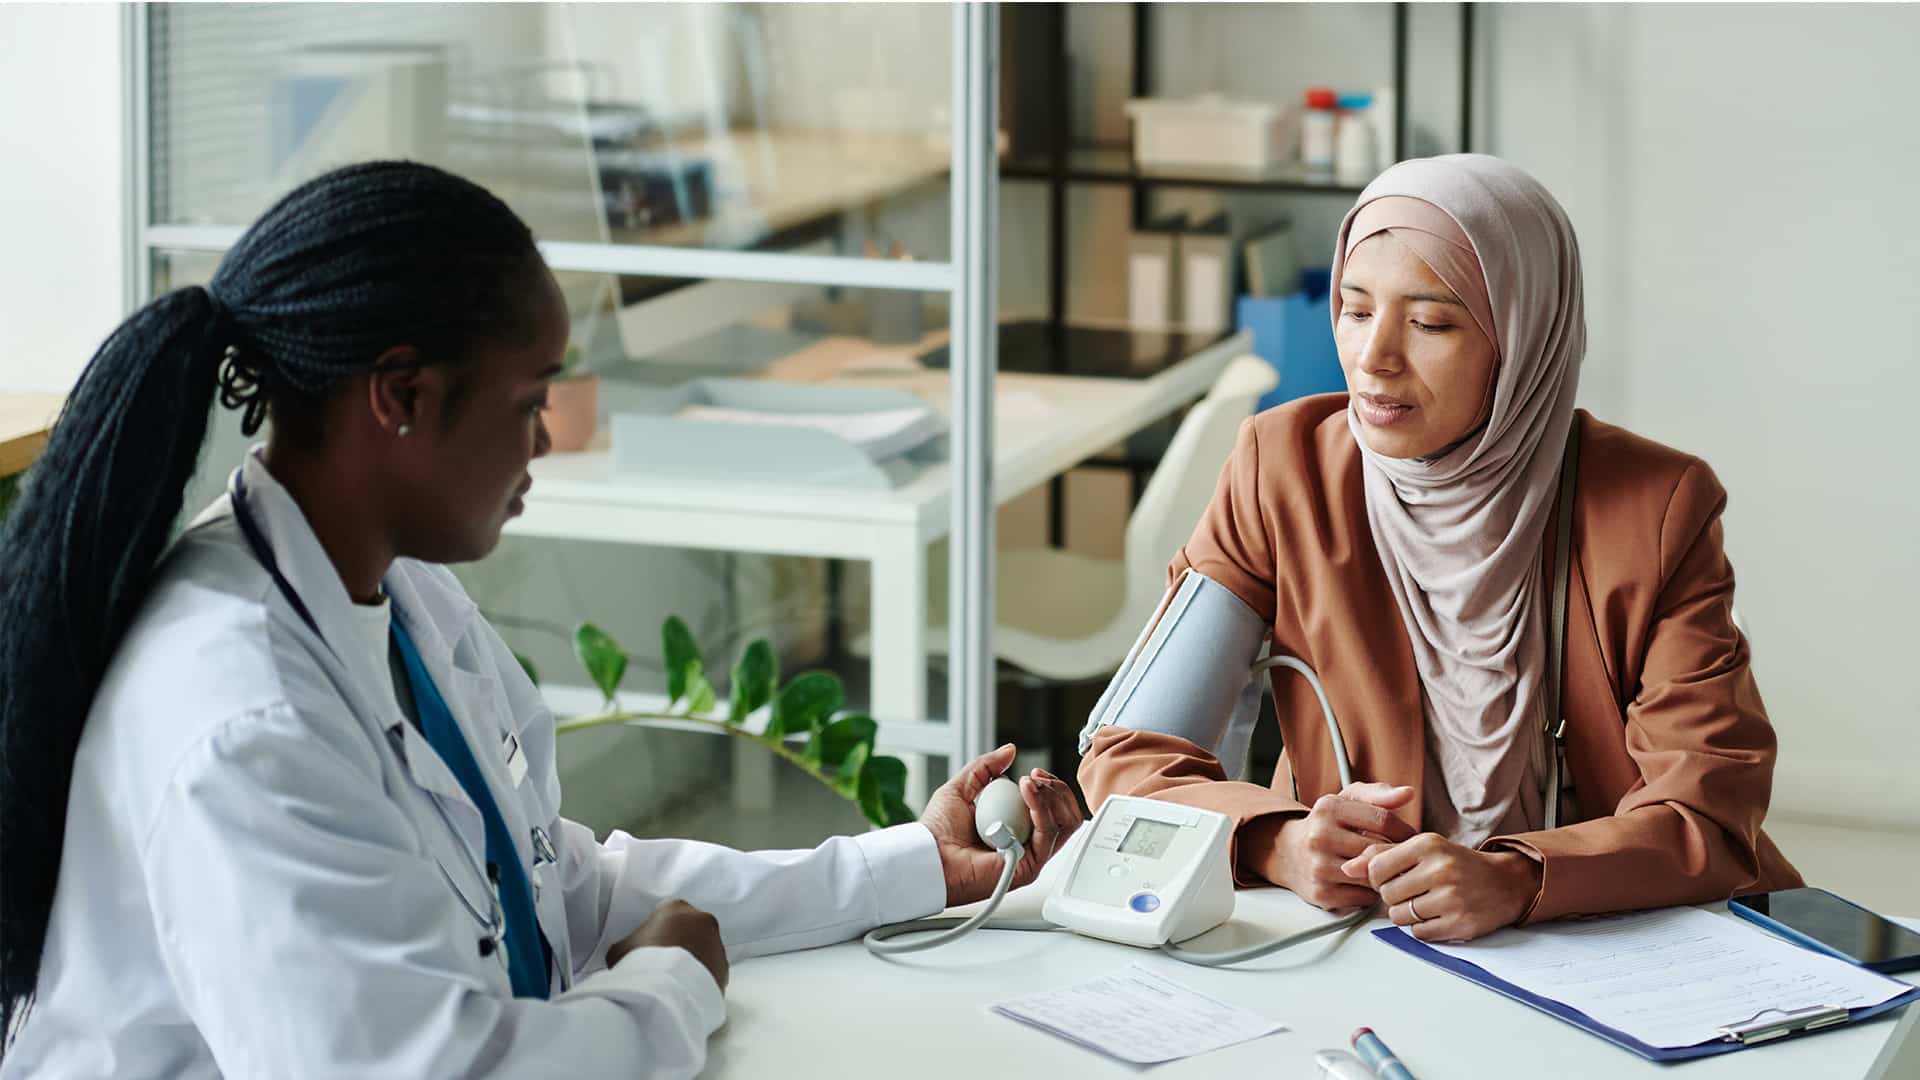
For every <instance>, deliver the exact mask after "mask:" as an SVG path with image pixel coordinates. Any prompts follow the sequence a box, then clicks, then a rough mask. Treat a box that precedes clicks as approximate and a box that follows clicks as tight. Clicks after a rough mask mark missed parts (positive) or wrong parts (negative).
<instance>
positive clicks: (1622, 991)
mask: <svg viewBox="0 0 1920 1080" xmlns="http://www.w3.org/2000/svg"><path fill="white" fill-rule="evenodd" d="M1433 948H1435V949H1437V950H1439V951H1440V952H1443V953H1446V954H1447V955H1448V956H1454V957H1458V958H1459V959H1462V960H1465V961H1467V962H1468V963H1470V964H1477V965H1479V966H1480V967H1482V968H1484V969H1486V971H1487V972H1488V973H1490V974H1492V975H1495V976H1497V977H1499V978H1501V979H1505V980H1506V981H1507V982H1510V983H1512V984H1514V985H1515V986H1518V987H1520V988H1521V989H1523V990H1527V991H1530V992H1532V993H1534V994H1538V995H1539V996H1541V997H1544V998H1551V999H1553V1000H1555V1001H1558V1002H1561V1003H1562V1004H1565V1005H1568V1006H1570V1007H1572V1008H1575V1009H1578V1010H1580V1011H1581V1012H1583V1013H1586V1014H1587V1015H1588V1016H1590V1017H1592V1018H1593V1019H1594V1020H1596V1021H1598V1022H1600V1023H1601V1024H1604V1025H1606V1026H1607V1027H1610V1028H1614V1029H1616V1030H1618V1031H1622V1032H1625V1033H1626V1034H1628V1035H1631V1036H1633V1037H1634V1038H1636V1039H1639V1040H1640V1041H1641V1042H1643V1043H1646V1044H1647V1045H1649V1046H1656V1047H1661V1048H1672V1047H1680V1046H1695V1045H1698V1044H1700V1043H1704V1042H1710V1041H1712V1040H1715V1039H1718V1038H1720V1031H1719V1029H1720V1028H1721V1027H1724V1026H1728V1025H1736V1024H1741V1023H1744V1022H1746V1021H1749V1020H1752V1019H1755V1014H1757V1013H1759V1012H1761V1011H1762V1010H1765V1009H1777V1010H1782V1011H1792V1010H1797V1009H1806V1008H1811V1007H1813V1006H1816V1005H1824V1006H1829V1007H1831V1006H1845V1007H1847V1008H1849V1009H1857V1008H1863V1007H1865V1006H1869V1005H1878V1004H1879V1003H1881V1002H1883V1001H1886V1000H1888V999H1889V998H1893V997H1896V996H1898V995H1900V994H1903V993H1905V992H1906V991H1907V990H1909V989H1911V988H1910V987H1909V986H1907V984H1905V983H1901V982H1895V981H1894V980H1892V979H1889V978H1887V977H1886V976H1884V975H1880V974H1878V973H1876V972H1872V971H1868V970H1866V969H1865V968H1861V967H1856V966H1854V965H1852V964H1849V963H1847V962H1846V961H1844V960H1836V959H1834V958H1833V957H1831V956H1825V955H1822V954H1820V953H1816V952H1813V951H1812V950H1809V949H1803V948H1801V947H1800V946H1798V945H1794V944H1791V943H1789V942H1786V941H1783V940H1781V939H1780V938H1777V937H1774V936H1773V935H1772V934H1769V933H1767V932H1766V931H1764V930H1761V929H1759V928H1758V927H1754V926H1749V925H1747V924H1745V923H1741V922H1736V921H1734V920H1733V919H1730V918H1724V917H1722V916H1719V915H1715V914H1712V913H1711V912H1706V911H1700V910H1698V909H1696V908H1670V909H1667V910H1664V911H1651V912H1644V913H1639V914H1633V915H1613V916H1607V917H1605V918H1600V919H1589V920H1582V921H1578V922H1567V923H1553V924H1549V925H1545V926H1535V927H1529V928H1527V929H1525V930H1517V929H1508V930H1499V931H1496V932H1494V933H1492V934H1488V935H1487V936H1486V937H1484V938H1481V939H1480V940H1478V941H1475V942H1472V943H1470V944H1467V945H1435V946H1433ZM1760 1019H1765V1017H1761V1018H1760Z"/></svg>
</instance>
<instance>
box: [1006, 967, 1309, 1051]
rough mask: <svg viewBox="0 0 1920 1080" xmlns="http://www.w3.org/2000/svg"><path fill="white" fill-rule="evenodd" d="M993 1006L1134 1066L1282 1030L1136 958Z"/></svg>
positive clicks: (1270, 1021) (1282, 1026) (1207, 1049)
mask: <svg viewBox="0 0 1920 1080" xmlns="http://www.w3.org/2000/svg"><path fill="white" fill-rule="evenodd" d="M993 1011H995V1012H997V1013H1000V1014H1002V1015H1004V1016H1010V1017H1012V1018H1013V1019H1015V1020H1018V1021H1020V1022H1021V1023H1025V1024H1032V1025H1033V1026H1034V1027H1037V1028H1040V1029H1041V1030H1043V1031H1051V1032H1053V1033H1054V1034H1055V1035H1058V1036H1060V1037H1061V1038H1063V1039H1069V1040H1072V1041H1073V1042H1077V1043H1079V1044H1080V1045H1082V1046H1085V1047H1089V1048H1091V1049H1094V1050H1098V1051H1099V1052H1101V1053H1103V1054H1106V1055H1108V1056H1110V1057H1116V1058H1119V1059H1120V1060H1121V1061H1130V1062H1133V1063H1134V1064H1136V1065H1153V1064H1157V1063H1159V1062H1162V1061H1174V1060H1177V1059H1179V1058H1184V1057H1192V1056H1194V1055H1195V1054H1204V1053H1206V1052H1208V1051H1209V1050H1218V1049H1220V1048H1221V1047H1224V1046H1233V1045H1235V1044H1236V1043H1243V1042H1246V1041H1248V1040H1249V1039H1257V1038H1260V1037H1261V1036H1262V1035H1271V1034H1273V1033H1274V1032H1276V1031H1285V1030H1287V1028H1286V1025H1284V1024H1280V1023H1276V1022H1275V1021H1272V1020H1269V1019H1267V1018H1266V1017H1264V1016H1260V1015H1258V1014H1256V1013H1251V1012H1248V1011H1247V1010H1245V1009H1241V1008H1237V1007H1235V1006H1232V1005H1228V1004H1227V1003H1225V1002H1223V1001H1216V1000H1214V999H1213V998H1210V997H1208V996H1206V995H1205V994H1202V993H1198V992H1196V991H1193V990H1189V989H1188V988H1186V987H1184V986H1182V985H1180V984H1179V983H1177V982H1174V981H1172V980H1171V979H1167V978H1164V977H1162V976H1160V975H1157V974H1155V973H1154V972H1152V971H1149V970H1147V969H1146V968H1144V967H1142V966H1140V965H1139V964H1133V965H1130V966H1128V967H1127V968H1126V969H1125V970H1122V971H1118V972H1115V973H1114V974H1112V975H1107V976H1104V977H1102V978H1098V979H1095V980H1093V981H1092V982H1086V983H1081V984H1080V985H1078V986H1068V987H1064V988H1062V989H1059V990H1047V991H1043V992H1041V993H1038V994H1028V995H1027V996H1025V997H1019V998H1014V999H1013V1000H1012V1001H1003V1002H1001V1003H1000V1004H998V1005H995V1006H994V1007H993Z"/></svg>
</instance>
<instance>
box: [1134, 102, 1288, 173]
mask: <svg viewBox="0 0 1920 1080" xmlns="http://www.w3.org/2000/svg"><path fill="white" fill-rule="evenodd" d="M1285 111H1286V110H1285V109H1283V108H1282V107H1281V106H1279V105H1272V104H1266V103H1262V102H1254V101H1229V100H1227V99H1225V98H1223V97H1221V96H1220V95H1218V94H1207V95H1203V96H1201V97H1197V98H1190V99H1187V100H1184V101H1181V100H1172V99H1167V98H1136V99H1134V100H1132V101H1129V102H1127V115H1128V116H1131V117H1132V118H1133V160H1134V163H1135V164H1137V165H1139V166H1140V167H1141V168H1143V169H1179V168H1201V169H1232V170H1240V171H1246V172H1265V171H1267V170H1269V169H1273V168H1275V167H1277V166H1279V165H1280V164H1281V163H1282V162H1283V161H1285V160H1286V157H1287V154H1286V146H1285V140H1284V139H1283V137H1282V123H1281V121H1282V119H1283V117H1284V115H1285Z"/></svg>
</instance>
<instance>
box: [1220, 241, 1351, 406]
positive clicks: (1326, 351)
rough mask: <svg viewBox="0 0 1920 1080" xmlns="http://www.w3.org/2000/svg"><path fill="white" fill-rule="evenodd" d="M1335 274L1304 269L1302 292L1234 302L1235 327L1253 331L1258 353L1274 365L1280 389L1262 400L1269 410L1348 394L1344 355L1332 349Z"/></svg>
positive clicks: (1247, 297) (1262, 403)
mask: <svg viewBox="0 0 1920 1080" xmlns="http://www.w3.org/2000/svg"><path fill="white" fill-rule="evenodd" d="M1332 277H1333V274H1332V271H1330V270H1304V271H1301V274H1300V289H1299V291H1297V292H1292V293H1288V294H1287V295H1285V296H1242V297H1240V298H1239V299H1238V300H1237V301H1235V303H1234V307H1233V321H1234V326H1235V327H1236V328H1237V329H1241V330H1251V331H1253V351H1254V353H1255V354H1256V355H1258V356H1259V357H1260V359H1262V360H1265V361H1266V362H1267V363H1269V364H1272V365H1273V370H1274V371H1276V372H1278V373H1279V375H1280V385H1278V386H1276V387H1274V388H1273V389H1272V390H1270V391H1268V392H1267V395H1266V396H1265V397H1263V398H1261V399H1260V408H1262V409H1267V408H1271V407H1273V406H1275V405H1278V404H1279V403H1280V402H1283V401H1292V400H1293V399H1294V398H1300V397H1306V396H1307V395H1309V394H1326V393H1332V392H1335V391H1340V392H1344V391H1345V390H1346V389H1347V378H1346V375H1345V374H1343V373H1342V372H1341V370H1340V354H1339V353H1338V352H1337V351H1335V349H1334V346H1333V319H1332V315H1331V314H1330V313H1329V311H1328V308H1327V287H1328V285H1329V284H1331V282H1332Z"/></svg>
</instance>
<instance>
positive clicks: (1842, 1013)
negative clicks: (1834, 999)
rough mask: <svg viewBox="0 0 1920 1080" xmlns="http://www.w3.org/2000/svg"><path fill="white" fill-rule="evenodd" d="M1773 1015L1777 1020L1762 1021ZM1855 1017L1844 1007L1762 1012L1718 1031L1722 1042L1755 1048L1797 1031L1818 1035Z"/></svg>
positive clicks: (1821, 1006)
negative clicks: (1819, 1031)
mask: <svg viewBox="0 0 1920 1080" xmlns="http://www.w3.org/2000/svg"><path fill="white" fill-rule="evenodd" d="M1770 1013H1771V1014H1774V1018H1773V1019H1771V1020H1765V1019H1762V1017H1765V1016H1767V1015H1768V1014H1770ZM1852 1015H1853V1014H1852V1013H1850V1012H1848V1011H1847V1008H1846V1007H1845V1006H1843V1005H1815V1006H1812V1007H1811V1008H1806V1009H1794V1010H1792V1011H1788V1010H1786V1009H1761V1010H1760V1011H1759V1012H1757V1013H1754V1014H1753V1015H1752V1016H1750V1017H1748V1018H1747V1019H1745V1020H1742V1021H1740V1022H1739V1023H1737V1024H1728V1025H1726V1026H1725V1027H1722V1028H1719V1029H1717V1030H1718V1031H1719V1032H1720V1038H1721V1039H1722V1040H1724V1041H1726V1042H1737V1043H1740V1044H1741V1045H1743V1046H1752V1045H1754V1044H1755V1043H1763V1042H1766V1041H1767V1040H1768V1039H1777V1038H1779V1037H1781V1036H1782V1035H1790V1034H1792V1033H1794V1032H1796V1031H1817V1030H1819V1029H1820V1028H1823V1027H1832V1026H1833V1025H1835V1024H1844V1023H1846V1022H1847V1019H1848V1018H1849V1017H1851V1016H1852Z"/></svg>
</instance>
